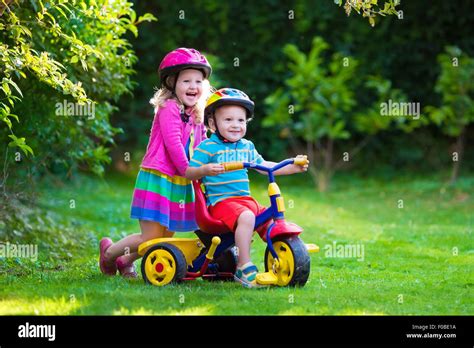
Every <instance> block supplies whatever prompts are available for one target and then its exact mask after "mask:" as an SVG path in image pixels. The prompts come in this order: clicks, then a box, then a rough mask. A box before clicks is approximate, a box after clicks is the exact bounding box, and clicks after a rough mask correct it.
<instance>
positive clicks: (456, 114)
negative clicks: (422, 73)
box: [425, 46, 474, 184]
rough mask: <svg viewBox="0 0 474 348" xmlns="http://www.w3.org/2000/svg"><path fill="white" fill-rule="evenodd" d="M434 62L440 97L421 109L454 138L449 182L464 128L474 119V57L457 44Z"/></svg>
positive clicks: (456, 169)
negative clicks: (436, 67)
mask: <svg viewBox="0 0 474 348" xmlns="http://www.w3.org/2000/svg"><path fill="white" fill-rule="evenodd" d="M438 62H439V63H440V66H441V73H440V75H439V77H438V80H437V81H436V85H435V91H436V92H438V93H439V94H441V96H442V101H441V105H440V106H431V105H430V106H427V107H426V108H425V111H426V113H427V114H428V115H429V120H430V121H431V122H433V123H434V124H436V125H437V126H438V127H439V128H440V129H441V131H442V132H443V133H444V134H446V135H449V136H451V137H456V144H455V151H454V152H453V153H452V156H453V166H452V171H451V178H450V183H451V184H452V183H454V182H455V181H456V180H457V178H458V175H459V169H460V166H461V160H462V157H463V153H464V147H465V141H466V130H467V127H468V125H469V124H471V123H473V122H474V58H471V57H469V56H468V55H467V54H465V53H463V52H462V51H461V49H459V48H458V47H454V46H448V47H446V49H445V53H442V54H440V55H439V56H438Z"/></svg>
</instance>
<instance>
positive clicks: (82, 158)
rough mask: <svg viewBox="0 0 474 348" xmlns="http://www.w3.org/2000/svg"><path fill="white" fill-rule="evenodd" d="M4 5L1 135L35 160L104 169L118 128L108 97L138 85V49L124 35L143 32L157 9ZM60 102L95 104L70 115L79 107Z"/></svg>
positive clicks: (77, 3) (75, 4) (122, 4)
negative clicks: (138, 11)
mask: <svg viewBox="0 0 474 348" xmlns="http://www.w3.org/2000/svg"><path fill="white" fill-rule="evenodd" d="M3 10H4V12H3V15H2V17H0V30H1V32H0V37H1V42H0V62H1V71H0V79H1V86H0V100H1V102H0V119H1V120H2V121H3V123H4V126H5V127H6V128H3V129H1V130H0V136H1V138H2V140H3V141H5V140H7V139H8V141H9V146H10V147H18V148H20V149H21V150H22V151H23V153H24V155H28V154H30V155H32V154H34V153H35V154H36V157H35V159H34V160H33V164H36V165H37V164H41V165H43V166H44V167H48V166H51V165H52V164H53V163H61V164H62V165H64V166H65V167H67V168H70V169H71V168H74V167H76V166H77V165H79V164H84V165H85V167H87V168H89V169H91V170H92V171H93V172H95V173H97V174H100V173H102V171H103V164H105V163H107V162H108V161H109V158H108V156H107V151H108V150H107V148H106V147H107V144H109V145H110V144H113V136H114V134H116V133H117V132H119V131H120V130H119V129H117V128H114V127H112V126H111V125H110V122H109V119H108V118H109V115H110V114H111V112H112V110H113V109H114V108H113V106H112V104H111V103H110V102H111V101H113V100H117V98H118V97H119V96H120V95H122V94H123V93H126V92H129V91H130V90H131V89H132V87H133V83H132V81H131V79H130V76H131V75H132V74H133V72H134V70H133V69H132V65H133V63H134V62H135V61H136V56H135V54H134V52H133V50H132V49H131V45H130V44H129V43H128V41H127V40H126V39H124V38H123V36H124V35H125V34H126V33H127V32H132V33H133V34H134V35H138V32H137V25H138V24H139V23H141V22H143V21H151V20H153V19H154V17H153V16H151V15H149V14H146V15H144V16H142V17H140V18H138V19H137V17H136V13H135V12H134V11H133V9H132V3H129V2H127V1H124V0H121V1H115V2H111V3H109V2H107V1H94V0H93V1H79V0H76V1H72V2H67V1H61V0H54V1H45V2H44V3H43V2H42V1H41V0H37V1H35V0H31V1H29V2H23V1H14V2H12V3H10V4H8V2H7V3H4V9H3ZM71 104H72V105H71ZM61 105H64V106H69V107H70V106H72V109H75V110H77V109H80V108H81V107H83V108H84V109H88V110H89V111H91V110H92V111H93V112H91V113H90V114H88V115H87V116H88V117H87V118H80V117H71V116H80V115H76V114H73V115H70V114H67V113H66V111H67V110H63V108H60V106H61ZM59 116H69V117H59ZM82 116H84V115H82ZM27 137H28V142H27V141H26V139H27ZM53 145H54V146H53ZM5 156H6V155H5Z"/></svg>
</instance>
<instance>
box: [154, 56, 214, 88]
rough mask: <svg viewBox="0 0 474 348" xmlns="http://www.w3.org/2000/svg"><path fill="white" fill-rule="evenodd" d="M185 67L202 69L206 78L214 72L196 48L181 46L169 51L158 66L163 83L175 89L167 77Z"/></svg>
mask: <svg viewBox="0 0 474 348" xmlns="http://www.w3.org/2000/svg"><path fill="white" fill-rule="evenodd" d="M184 69H197V70H201V71H202V73H203V74H204V78H206V79H207V78H209V76H211V72H212V68H211V65H210V64H209V62H208V61H207V59H206V57H205V56H204V55H203V54H201V52H199V51H198V50H195V49H194V48H184V47H181V48H177V49H175V50H174V51H171V52H170V53H168V54H167V55H166V56H165V57H164V58H163V60H162V61H161V64H160V67H159V68H158V74H159V75H160V81H161V84H162V85H163V86H165V87H166V88H168V89H169V90H171V91H173V90H174V86H169V85H168V84H167V83H166V78H167V77H168V76H170V75H174V74H177V73H179V72H180V71H181V70H184Z"/></svg>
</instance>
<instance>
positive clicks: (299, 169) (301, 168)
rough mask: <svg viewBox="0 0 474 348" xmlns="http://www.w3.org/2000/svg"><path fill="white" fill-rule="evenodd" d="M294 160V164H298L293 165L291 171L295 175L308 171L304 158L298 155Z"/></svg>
mask: <svg viewBox="0 0 474 348" xmlns="http://www.w3.org/2000/svg"><path fill="white" fill-rule="evenodd" d="M295 160H297V161H295V162H296V163H298V164H293V168H292V169H293V170H294V172H295V173H303V172H306V171H308V166H309V161H308V159H307V157H306V156H303V155H298V156H296V158H295Z"/></svg>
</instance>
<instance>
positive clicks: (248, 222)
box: [235, 210, 255, 267]
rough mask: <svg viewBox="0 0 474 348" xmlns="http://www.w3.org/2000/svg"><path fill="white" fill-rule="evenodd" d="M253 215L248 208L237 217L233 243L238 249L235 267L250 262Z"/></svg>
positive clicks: (253, 224)
mask: <svg viewBox="0 0 474 348" xmlns="http://www.w3.org/2000/svg"><path fill="white" fill-rule="evenodd" d="M254 227H255V215H254V213H252V212H251V211H250V210H246V211H244V212H243V213H242V214H240V216H239V218H238V219H237V228H236V230H235V245H236V246H237V248H238V250H239V257H238V262H237V267H242V266H243V265H245V264H246V263H247V262H250V243H251V242H252V235H253V229H254Z"/></svg>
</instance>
